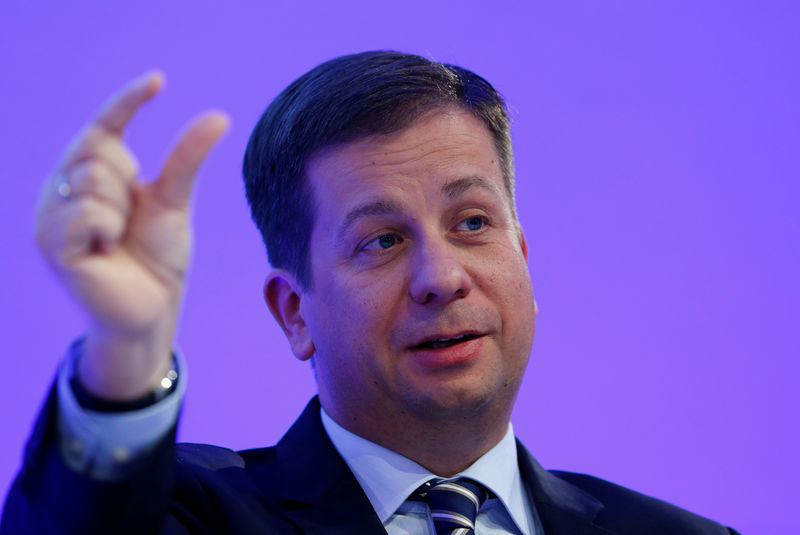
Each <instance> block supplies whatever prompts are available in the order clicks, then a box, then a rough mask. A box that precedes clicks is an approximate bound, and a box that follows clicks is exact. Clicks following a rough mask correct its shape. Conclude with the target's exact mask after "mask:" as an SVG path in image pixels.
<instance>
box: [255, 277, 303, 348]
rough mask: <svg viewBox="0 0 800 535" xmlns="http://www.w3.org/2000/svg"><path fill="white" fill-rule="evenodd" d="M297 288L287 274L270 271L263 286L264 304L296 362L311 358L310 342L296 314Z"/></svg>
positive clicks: (298, 303)
mask: <svg viewBox="0 0 800 535" xmlns="http://www.w3.org/2000/svg"><path fill="white" fill-rule="evenodd" d="M300 288H301V287H300V285H299V284H298V283H297V279H295V277H294V276H293V275H292V274H291V273H289V272H288V271H286V270H284V269H274V270H272V271H271V272H270V274H269V275H267V280H266V281H265V282H264V300H265V301H266V302H267V306H268V307H269V311H270V312H272V317H274V318H275V321H277V322H278V325H280V326H281V329H283V334H285V335H286V339H287V340H288V341H289V346H290V347H291V348H292V353H294V356H295V357H297V358H298V359H299V360H308V359H310V358H311V356H312V355H313V354H314V341H313V340H312V339H311V332H310V331H309V329H308V324H307V323H306V320H305V318H304V317H303V314H302V311H301V310H300V300H301V299H302V294H303V292H302V290H301V289H300Z"/></svg>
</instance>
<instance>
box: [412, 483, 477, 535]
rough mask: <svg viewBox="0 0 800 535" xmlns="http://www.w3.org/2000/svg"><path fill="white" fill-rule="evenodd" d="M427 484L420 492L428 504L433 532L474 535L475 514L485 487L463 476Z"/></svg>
mask: <svg viewBox="0 0 800 535" xmlns="http://www.w3.org/2000/svg"><path fill="white" fill-rule="evenodd" d="M429 483H430V485H429V486H428V485H426V487H423V490H422V495H423V497H424V498H425V500H426V501H427V502H428V505H429V506H430V509H431V517H432V518H433V525H434V527H435V528H436V535H474V533H475V517H476V516H477V514H478V509H480V508H481V504H483V502H484V501H486V498H487V494H488V493H487V492H486V488H484V486H483V485H481V484H480V483H477V482H475V481H472V480H469V479H466V478H463V477H459V478H457V479H451V480H447V479H440V480H435V479H434V480H432V481H430V482H429Z"/></svg>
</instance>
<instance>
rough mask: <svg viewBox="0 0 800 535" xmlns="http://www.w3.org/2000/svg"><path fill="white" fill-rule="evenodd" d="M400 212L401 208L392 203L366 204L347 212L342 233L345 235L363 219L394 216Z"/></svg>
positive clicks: (374, 202) (382, 201)
mask: <svg viewBox="0 0 800 535" xmlns="http://www.w3.org/2000/svg"><path fill="white" fill-rule="evenodd" d="M400 211H401V210H400V207H399V206H398V205H397V204H396V203H393V202H392V201H384V200H380V201H372V202H366V203H364V204H361V205H359V206H356V207H355V208H353V209H352V210H350V211H349V212H347V215H346V216H345V218H344V222H343V223H342V227H341V228H342V233H344V232H345V231H346V230H347V229H348V228H350V226H351V225H352V224H353V223H355V222H356V221H358V220H359V219H361V218H364V217H369V216H375V215H386V214H392V213H397V212H400Z"/></svg>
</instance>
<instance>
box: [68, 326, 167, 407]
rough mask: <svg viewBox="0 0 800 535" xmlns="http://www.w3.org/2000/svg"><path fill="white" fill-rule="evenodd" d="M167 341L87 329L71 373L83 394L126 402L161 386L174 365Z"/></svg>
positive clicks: (146, 394) (147, 394)
mask: <svg viewBox="0 0 800 535" xmlns="http://www.w3.org/2000/svg"><path fill="white" fill-rule="evenodd" d="M161 338H163V339H164V340H167V341H162V340H158V341H153V340H149V339H145V338H131V339H125V338H120V337H106V336H100V335H97V334H95V333H89V335H87V337H86V338H85V340H84V341H83V347H82V348H81V351H80V353H79V357H78V358H77V359H76V362H75V368H74V376H75V377H76V379H77V380H78V381H80V384H81V386H82V387H83V388H84V390H85V391H86V393H87V394H89V395H91V396H93V397H95V398H100V399H104V400H107V401H111V402H130V401H133V400H138V399H140V398H143V397H145V396H149V395H150V394H151V393H152V392H156V391H158V389H159V388H161V383H162V380H163V379H164V378H165V377H167V374H168V372H169V370H170V369H171V368H174V364H173V362H174V361H173V355H172V350H171V337H161Z"/></svg>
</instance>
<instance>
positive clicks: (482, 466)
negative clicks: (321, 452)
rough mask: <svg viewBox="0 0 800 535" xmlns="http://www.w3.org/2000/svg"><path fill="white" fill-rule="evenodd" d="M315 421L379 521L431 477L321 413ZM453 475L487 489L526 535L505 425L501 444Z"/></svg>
mask: <svg viewBox="0 0 800 535" xmlns="http://www.w3.org/2000/svg"><path fill="white" fill-rule="evenodd" d="M320 416H321V417H322V425H323V427H325V431H326V432H327V433H328V436H329V437H330V439H331V442H333V445H334V447H335V448H336V450H337V451H338V452H339V454H340V455H341V456H342V458H343V459H344V461H345V463H347V466H348V467H349V468H350V470H351V471H352V472H353V474H354V475H355V476H356V479H357V480H358V482H359V484H360V485H361V488H362V489H364V493H365V494H366V495H367V498H368V499H369V501H370V503H371V504H372V507H373V508H374V509H375V512H376V513H377V514H378V518H380V520H381V522H383V523H386V521H387V520H388V519H389V517H391V516H392V515H393V514H394V512H395V511H397V509H398V508H399V507H400V506H401V505H402V504H403V502H404V501H406V499H407V498H408V496H409V495H410V494H411V493H412V492H414V491H415V490H416V489H417V488H419V487H420V485H422V484H423V483H425V482H426V481H428V480H430V479H431V478H433V477H436V476H435V475H434V474H432V473H431V472H430V471H428V470H427V469H426V468H423V467H422V466H420V465H419V464H417V463H415V462H414V461H412V460H411V459H408V458H406V457H403V456H402V455H400V454H399V453H396V452H394V451H391V450H389V449H387V448H384V447H383V446H380V445H378V444H375V443H374V442H370V441H369V440H367V439H365V438H362V437H360V436H358V435H355V434H353V433H351V432H350V431H348V430H346V429H344V428H343V427H342V426H340V425H339V424H337V423H336V422H334V421H333V419H332V418H331V417H330V416H328V414H327V413H326V412H325V410H324V409H322V408H320ZM458 476H464V477H469V478H470V479H474V480H476V481H479V482H480V483H482V484H483V485H484V486H486V487H487V488H488V489H490V490H491V491H492V492H493V493H494V494H495V495H496V496H497V498H499V499H500V501H502V503H503V505H504V506H505V508H506V510H507V511H508V512H509V514H510V515H511V518H512V519H513V520H514V522H515V523H516V524H517V527H518V528H520V530H521V532H522V533H528V516H527V513H526V501H525V500H526V498H525V495H524V489H523V486H522V477H521V475H520V471H519V464H518V463H517V445H516V441H515V440H514V430H513V428H512V426H511V423H510V422H509V424H508V430H507V431H506V434H505V435H504V436H503V438H502V439H501V440H500V442H498V443H497V444H496V445H495V446H494V447H493V448H492V449H490V450H489V451H488V452H486V453H485V454H484V455H483V456H482V457H480V458H479V459H478V460H477V461H475V462H474V463H473V464H472V465H471V466H470V467H469V468H467V469H466V470H464V471H463V472H461V473H460V474H458Z"/></svg>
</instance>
